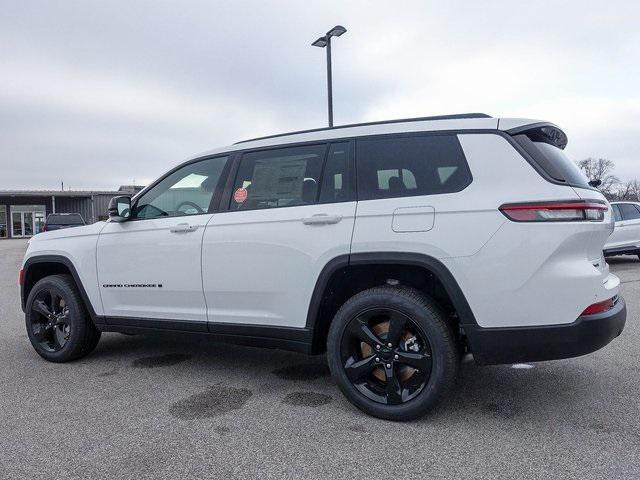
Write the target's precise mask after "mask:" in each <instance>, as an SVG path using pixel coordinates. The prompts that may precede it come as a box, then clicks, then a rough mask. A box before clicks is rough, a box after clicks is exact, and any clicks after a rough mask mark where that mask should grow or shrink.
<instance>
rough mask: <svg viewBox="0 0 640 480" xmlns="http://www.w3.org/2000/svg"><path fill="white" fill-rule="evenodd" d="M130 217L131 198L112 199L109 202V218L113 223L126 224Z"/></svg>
mask: <svg viewBox="0 0 640 480" xmlns="http://www.w3.org/2000/svg"><path fill="white" fill-rule="evenodd" d="M130 216H131V197H124V196H123V197H113V198H112V199H111V200H110V201H109V218H110V219H111V221H113V222H126V221H127V220H129V217H130Z"/></svg>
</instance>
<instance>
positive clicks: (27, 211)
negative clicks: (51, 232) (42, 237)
mask: <svg viewBox="0 0 640 480" xmlns="http://www.w3.org/2000/svg"><path fill="white" fill-rule="evenodd" d="M44 221H45V209H44V206H40V205H16V206H12V207H11V236H12V237H14V238H24V237H31V236H33V235H35V234H36V233H40V232H41V231H42V228H43V227H44Z"/></svg>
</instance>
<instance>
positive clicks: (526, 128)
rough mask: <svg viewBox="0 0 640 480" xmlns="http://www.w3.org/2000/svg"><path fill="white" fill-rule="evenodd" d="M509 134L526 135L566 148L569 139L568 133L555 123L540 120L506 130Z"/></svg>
mask: <svg viewBox="0 0 640 480" xmlns="http://www.w3.org/2000/svg"><path fill="white" fill-rule="evenodd" d="M506 133H508V134H509V135H511V136H512V137H513V136H516V135H523V134H524V135H526V136H527V137H529V138H530V139H531V141H534V142H544V143H548V144H550V145H553V146H556V147H558V148H559V149H560V150H564V148H565V147H566V146H567V142H568V141H569V139H568V138H567V135H566V134H565V133H564V132H563V131H562V130H561V129H560V127H558V126H557V125H554V124H553V123H548V122H539V123H531V124H529V125H522V126H519V127H515V128H511V129H509V130H506Z"/></svg>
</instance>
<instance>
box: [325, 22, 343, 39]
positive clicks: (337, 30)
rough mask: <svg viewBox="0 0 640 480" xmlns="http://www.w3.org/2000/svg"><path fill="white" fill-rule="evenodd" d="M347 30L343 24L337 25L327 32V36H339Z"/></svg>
mask: <svg viewBox="0 0 640 480" xmlns="http://www.w3.org/2000/svg"><path fill="white" fill-rule="evenodd" d="M346 31H347V29H346V28H344V27H343V26H342V25H336V26H335V27H333V28H332V29H331V30H329V32H327V36H329V37H339V36H340V35H342V34H343V33H345V32H346Z"/></svg>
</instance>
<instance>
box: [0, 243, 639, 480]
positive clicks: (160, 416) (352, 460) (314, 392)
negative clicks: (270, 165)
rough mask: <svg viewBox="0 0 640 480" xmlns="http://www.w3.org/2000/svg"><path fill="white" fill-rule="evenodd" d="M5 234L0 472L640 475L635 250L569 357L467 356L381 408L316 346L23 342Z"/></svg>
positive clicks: (150, 340)
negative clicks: (342, 385) (425, 401)
mask: <svg viewBox="0 0 640 480" xmlns="http://www.w3.org/2000/svg"><path fill="white" fill-rule="evenodd" d="M25 247H26V242H24V241H18V240H5V241H0V273H1V275H0V478H2V479H5V478H6V479H19V478H29V479H31V478H40V477H45V476H46V477H51V478H56V479H63V478H92V479H93V478H105V479H120V478H136V479H147V478H154V479H159V478H171V479H178V478H243V479H246V478H278V479H280V478H304V479H314V478H372V476H373V477H374V478H377V477H383V476H394V477H396V478H408V477H415V478H430V479H433V478H504V479H549V478H576V479H577V478H580V479H592V478H593V479H637V478H640V458H639V456H640V355H639V353H638V348H637V345H638V340H639V339H640V329H639V327H638V316H639V314H640V300H639V295H638V294H639V293H640V261H639V260H638V258H637V257H619V258H613V259H611V260H610V264H611V269H612V271H613V272H615V273H616V274H617V275H619V276H620V278H621V280H622V282H623V286H622V291H623V294H624V296H625V298H626V300H627V307H628V318H627V326H626V328H625V331H624V332H623V334H622V335H621V336H620V337H619V338H618V339H616V340H614V341H613V342H612V343H611V344H610V345H608V346H607V347H605V348H604V349H602V350H600V351H598V352H596V353H594V354H591V355H588V356H585V357H581V358H576V359H570V360H562V361H555V362H546V363H537V364H533V367H532V368H513V367H512V366H508V365H507V366H492V367H479V366H476V365H474V364H472V363H465V364H463V366H462V369H461V370H462V371H461V377H460V380H459V382H458V384H457V386H456V389H455V391H454V392H453V394H452V395H451V397H450V398H449V399H448V401H447V402H446V403H445V404H444V405H443V406H442V407H440V408H439V409H438V410H436V411H435V412H433V413H432V414H430V415H429V416H427V417H424V418H423V419H421V420H419V421H414V422H411V423H392V422H387V421H382V420H378V419H375V418H371V417H368V416H366V415H365V414H363V413H361V412H360V411H358V410H357V409H356V408H354V407H352V406H351V404H349V403H348V402H347V401H346V400H345V399H344V398H343V397H342V395H341V394H340V392H339V391H338V389H337V387H336V386H335V385H334V383H333V381H332V380H331V378H330V376H329V374H328V369H327V367H326V363H325V358H324V357H322V356H321V357H307V356H304V355H299V354H294V353H288V352H283V351H278V350H262V349H258V348H251V347H239V346H231V345H220V344H216V343H212V342H211V341H210V340H208V339H206V338H201V337H192V336H188V335H184V336H183V335H180V336H177V335H161V336H158V335H156V336H151V335H137V336H125V335H120V334H115V333H109V334H104V335H103V337H102V339H101V341H100V344H99V345H98V348H97V349H96V350H95V352H94V353H93V354H91V355H90V356H88V357H86V358H84V359H81V360H79V361H76V362H73V363H69V364H52V363H48V362H46V361H44V360H42V359H41V358H40V357H39V356H38V355H37V354H36V353H35V352H34V351H33V349H32V348H31V345H30V344H29V341H28V339H27V336H26V333H25V329H24V315H23V313H22V311H21V309H20V302H19V291H18V286H17V272H18V269H19V265H20V261H21V259H22V255H23V253H24V249H25Z"/></svg>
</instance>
